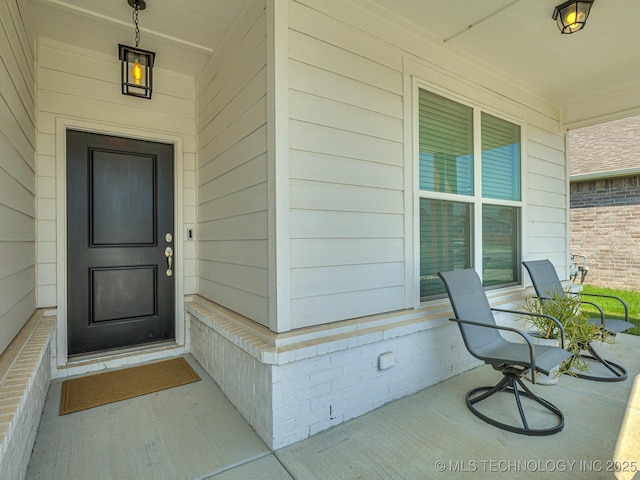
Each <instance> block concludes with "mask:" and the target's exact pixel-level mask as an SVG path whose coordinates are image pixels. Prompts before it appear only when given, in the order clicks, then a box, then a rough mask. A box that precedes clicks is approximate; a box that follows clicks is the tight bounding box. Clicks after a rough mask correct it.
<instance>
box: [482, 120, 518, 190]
mask: <svg viewBox="0 0 640 480" xmlns="http://www.w3.org/2000/svg"><path fill="white" fill-rule="evenodd" d="M482 196H483V197H485V198H499V199H502V200H520V126H519V125H515V124H513V123H511V122H507V121H506V120H502V119H500V118H496V117H494V116H492V115H489V114H487V113H482Z"/></svg>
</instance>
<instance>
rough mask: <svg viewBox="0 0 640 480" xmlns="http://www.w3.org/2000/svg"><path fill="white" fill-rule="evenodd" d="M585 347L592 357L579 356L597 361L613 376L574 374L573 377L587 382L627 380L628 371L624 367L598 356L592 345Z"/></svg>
mask: <svg viewBox="0 0 640 480" xmlns="http://www.w3.org/2000/svg"><path fill="white" fill-rule="evenodd" d="M585 347H586V348H585V349H586V350H587V351H588V352H589V353H590V355H586V354H580V355H579V356H580V357H582V358H586V359H589V360H595V361H596V362H598V363H600V364H602V365H604V366H605V367H606V368H607V370H609V371H610V372H611V373H612V374H613V375H611V376H606V377H603V376H597V375H589V374H587V373H580V372H572V374H573V375H575V376H576V377H578V378H583V379H585V380H593V381H594V382H622V381H623V380H626V379H627V370H626V369H625V368H624V367H622V366H621V365H618V364H617V363H614V362H611V361H609V360H605V359H604V358H602V357H601V356H600V355H598V352H596V351H595V350H594V348H593V347H592V346H591V344H587V345H586V346H585Z"/></svg>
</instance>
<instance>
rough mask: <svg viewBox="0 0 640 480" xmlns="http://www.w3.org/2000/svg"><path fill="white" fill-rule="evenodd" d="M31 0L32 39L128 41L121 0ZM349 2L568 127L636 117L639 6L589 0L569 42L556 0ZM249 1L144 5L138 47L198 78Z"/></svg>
mask: <svg viewBox="0 0 640 480" xmlns="http://www.w3.org/2000/svg"><path fill="white" fill-rule="evenodd" d="M29 1H30V2H31V4H32V7H33V13H34V18H35V27H36V33H37V34H39V35H43V36H46V37H49V38H52V39H54V40H60V41H64V42H67V43H71V44H75V45H80V46H84V47H86V48H89V49H92V50H96V51H98V52H102V53H106V54H113V55H115V50H116V47H115V45H116V44H117V43H126V44H131V43H133V24H132V20H131V8H130V7H129V5H128V4H127V1H126V0H111V1H104V0H29ZM351 1H353V2H354V3H357V4H361V5H363V6H365V7H366V8H367V10H369V11H372V12H373V13H376V14H379V15H382V16H384V17H385V18H389V19H391V20H392V21H395V22H397V23H398V24H399V25H400V26H401V27H402V28H405V29H409V30H411V31H412V32H414V33H416V34H418V35H421V36H424V37H426V38H429V39H430V40H431V41H433V42H434V43H436V44H440V45H442V46H444V47H445V48H450V49H451V50H452V51H455V52H456V53H459V54H461V55H463V56H465V57H467V58H469V59H470V60H472V61H474V62H480V64H486V65H492V66H494V67H496V68H498V69H499V70H501V71H502V72H504V74H505V76H507V77H509V78H511V79H512V80H513V81H515V82H516V83H518V84H520V85H524V86H526V87H527V88H529V89H531V90H533V91H534V92H536V93H538V94H539V95H540V96H542V97H544V98H547V99H550V100H552V101H554V102H556V103H557V104H559V105H561V106H562V107H563V109H564V118H565V121H566V122H567V123H568V124H569V126H582V125H588V124H592V123H597V122H598V121H602V120H609V119H613V118H620V117H624V116H628V115H633V114H638V113H640V93H638V92H640V62H638V61H636V60H634V56H633V52H637V51H638V50H640V35H638V34H637V26H636V23H635V22H636V21H637V19H638V18H640V2H639V1H638V0H596V1H595V3H594V5H593V8H592V11H591V15H590V17H589V21H588V23H587V26H586V27H585V29H584V30H583V31H581V32H578V33H577V34H574V35H561V34H560V33H559V31H558V29H557V27H556V25H555V22H554V21H553V20H552V19H551V14H552V12H553V8H554V7H555V5H556V4H559V3H561V2H562V0H536V1H530V0H482V1H478V0H351ZM249 3H250V2H249V1H247V0H242V1H239V0H216V1H211V0H189V1H188V2H187V1H186V0H173V1H167V0H148V7H147V9H146V10H145V11H143V12H142V13H141V14H140V26H141V31H142V41H141V47H142V48H145V49H150V50H155V51H157V52H160V54H159V55H158V57H157V66H158V67H159V68H164V69H168V70H173V71H177V72H180V73H184V74H188V75H197V74H198V73H199V72H200V71H201V69H202V67H203V66H204V64H205V62H206V61H207V60H208V59H209V58H211V57H215V55H216V54H217V53H218V49H219V46H220V45H221V43H222V42H223V40H224V39H225V37H226V35H227V34H228V32H229V31H230V30H231V29H232V27H233V24H234V22H235V21H236V20H237V19H238V18H239V17H240V16H241V14H242V11H243V10H244V9H245V8H246V6H247V5H248V4H249ZM585 105H587V106H586V107H585Z"/></svg>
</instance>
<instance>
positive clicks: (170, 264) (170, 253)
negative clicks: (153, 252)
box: [164, 234, 173, 277]
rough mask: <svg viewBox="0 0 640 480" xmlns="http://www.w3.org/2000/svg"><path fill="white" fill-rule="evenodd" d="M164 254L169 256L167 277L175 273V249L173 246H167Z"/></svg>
mask: <svg viewBox="0 0 640 480" xmlns="http://www.w3.org/2000/svg"><path fill="white" fill-rule="evenodd" d="M167 235H170V234H167ZM164 256H165V257H167V277H170V276H171V275H173V249H172V248H171V247H167V248H165V249H164Z"/></svg>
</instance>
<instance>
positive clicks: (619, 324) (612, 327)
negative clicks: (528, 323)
mask: <svg viewBox="0 0 640 480" xmlns="http://www.w3.org/2000/svg"><path fill="white" fill-rule="evenodd" d="M522 264H523V265H524V266H525V268H526V269H527V271H528V272H529V277H531V281H532V282H533V288H534V289H535V291H536V295H537V296H538V297H539V298H540V299H542V300H544V299H549V298H550V297H551V296H552V295H554V294H560V295H567V292H565V291H564V289H563V288H562V284H561V283H560V279H559V278H558V273H557V272H556V269H555V267H554V266H553V264H552V263H551V262H550V261H549V260H534V261H527V262H522ZM575 295H579V296H580V297H581V302H582V303H586V304H588V305H593V306H594V307H595V308H596V309H597V310H598V311H599V312H600V317H595V318H590V319H589V321H590V322H591V323H593V324H594V325H597V326H599V327H601V328H603V329H604V330H606V331H607V332H609V333H610V334H612V335H616V334H617V333H621V332H624V331H625V330H628V329H630V328H633V327H634V326H635V325H634V324H633V323H630V322H629V307H628V306H627V304H626V302H625V301H624V300H623V299H621V298H619V297H615V296H612V295H601V294H595V293H589V294H588V293H575ZM582 296H590V297H602V298H612V299H615V300H617V301H619V302H620V303H621V304H622V306H623V308H624V318H625V319H624V320H617V319H607V318H605V315H604V311H603V310H602V308H601V307H600V306H599V305H598V304H596V303H593V302H588V301H584V300H582ZM583 347H584V348H583V350H585V351H586V352H588V354H581V355H580V356H581V357H582V358H587V359H591V360H595V361H597V362H599V363H601V364H602V365H604V366H605V367H606V369H607V370H608V371H610V372H611V375H609V376H596V375H588V374H585V373H580V372H573V373H574V374H575V375H576V376H577V377H580V378H584V379H588V380H595V381H599V382H620V381H622V380H624V379H626V378H627V371H626V370H625V369H624V367H622V366H621V365H618V364H617V363H614V362H612V361H610V360H605V359H604V358H602V357H601V356H600V355H598V352H596V351H595V350H594V348H593V346H592V345H591V344H590V343H587V344H585V345H583Z"/></svg>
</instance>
